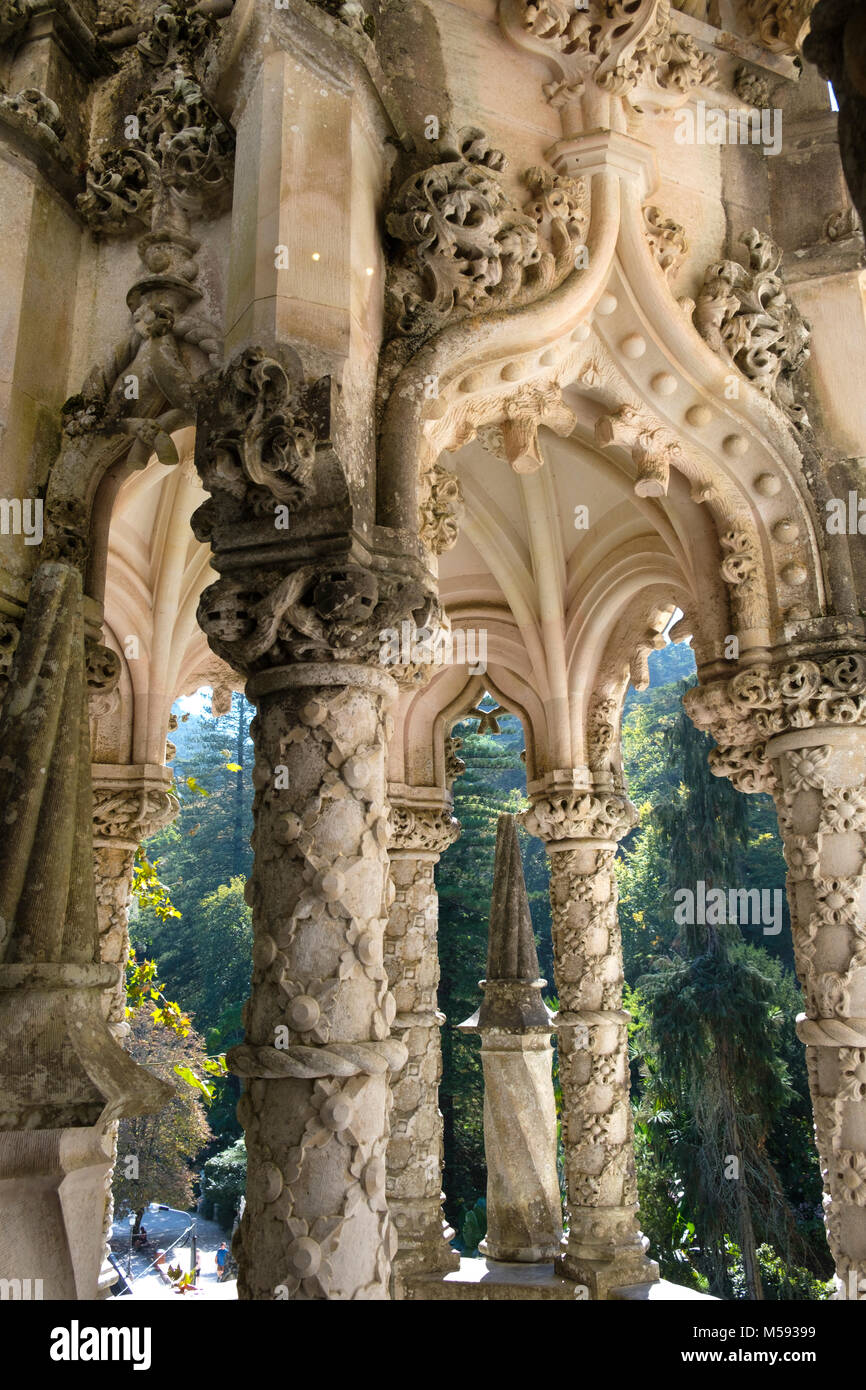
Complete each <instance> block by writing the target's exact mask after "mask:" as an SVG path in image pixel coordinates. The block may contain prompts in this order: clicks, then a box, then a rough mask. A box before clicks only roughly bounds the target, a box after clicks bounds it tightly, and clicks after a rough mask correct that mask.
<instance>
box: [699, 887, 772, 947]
mask: <svg viewBox="0 0 866 1390" xmlns="http://www.w3.org/2000/svg"><path fill="white" fill-rule="evenodd" d="M674 904H675V906H674V921H675V922H676V924H677V926H678V927H684V926H689V927H693V926H695V925H697V926H709V927H723V926H726V925H728V924H729V923H730V924H735V925H737V926H741V927H745V926H753V927H763V929H764V936H778V935H779V932H780V931H781V930H782V890H781V888H709V889H708V888H707V885H706V883H705V882H704V880H703V879H702V878H701V879H698V881H697V883H696V884H695V887H694V891H693V890H692V889H691V888H677V890H676V892H675V893H674Z"/></svg>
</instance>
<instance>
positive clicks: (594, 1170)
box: [524, 791, 658, 1299]
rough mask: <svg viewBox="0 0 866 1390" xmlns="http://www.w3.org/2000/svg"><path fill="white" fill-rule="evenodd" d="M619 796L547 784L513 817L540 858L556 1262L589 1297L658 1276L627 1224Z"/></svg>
mask: <svg viewBox="0 0 866 1390" xmlns="http://www.w3.org/2000/svg"><path fill="white" fill-rule="evenodd" d="M635 820H636V815H635V810H634V807H633V806H632V805H631V803H630V802H629V801H628V799H627V798H626V797H625V796H621V795H614V794H611V793H599V794H597V793H594V792H591V791H586V792H575V791H565V792H563V793H561V794H557V793H556V792H555V791H554V792H550V793H548V794H547V795H545V796H543V797H541V798H539V799H537V800H535V801H534V802H533V805H532V809H531V810H529V811H527V812H526V813H525V814H524V823H525V825H526V828H527V830H529V832H530V833H531V834H533V835H538V836H539V837H540V838H541V839H542V840H544V842H545V845H546V848H547V852H548V855H549V856H550V901H551V908H552V914H553V948H554V962H555V973H556V987H557V993H558V995H559V1013H558V1015H557V1018H556V1031H557V1037H558V1053H559V1076H560V1084H561V1087H562V1107H563V1111H562V1142H563V1148H564V1150H565V1173H566V1183H567V1193H568V1234H567V1237H566V1240H565V1243H564V1245H563V1251H562V1255H561V1256H560V1258H559V1260H558V1261H557V1267H558V1269H559V1270H560V1272H561V1273H562V1274H565V1275H566V1276H567V1277H568V1278H570V1279H573V1280H575V1281H576V1282H577V1283H579V1284H584V1285H586V1287H587V1288H588V1289H589V1293H590V1297H591V1298H593V1299H605V1298H607V1297H608V1296H609V1294H610V1290H611V1289H614V1288H619V1287H622V1286H624V1285H629V1284H641V1283H648V1282H652V1281H655V1280H657V1279H658V1265H657V1264H656V1263H655V1262H654V1261H653V1260H650V1259H649V1258H648V1256H647V1253H646V1252H647V1248H648V1244H649V1242H648V1241H647V1240H646V1238H645V1237H644V1236H642V1235H641V1233H640V1230H639V1229H638V1220H637V1217H638V1206H637V1186H636V1181H635V1163H634V1148H633V1129H632V1117H631V1107H630V1104H629V1069H628V1020H629V1016H628V1014H627V1013H626V1012H625V1011H624V1010H623V1007H622V987H623V967H622V942H621V938H620V930H619V921H618V918H617V889H616V877H615V874H614V866H613V865H614V857H615V855H616V846H617V843H618V841H619V840H620V839H621V838H622V836H623V835H624V834H625V833H626V831H627V830H629V829H630V828H631V827H632V825H634V823H635Z"/></svg>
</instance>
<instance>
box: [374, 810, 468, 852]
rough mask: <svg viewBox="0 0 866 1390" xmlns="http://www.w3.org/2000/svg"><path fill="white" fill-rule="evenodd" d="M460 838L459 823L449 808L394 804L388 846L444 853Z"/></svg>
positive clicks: (411, 850)
mask: <svg viewBox="0 0 866 1390" xmlns="http://www.w3.org/2000/svg"><path fill="white" fill-rule="evenodd" d="M459 838H460V824H459V822H458V821H456V820H454V818H453V817H452V816H451V814H450V813H449V812H448V811H444V810H440V809H438V808H436V807H428V806H400V805H397V804H392V806H391V817H390V834H389V841H388V847H389V849H390V850H391V851H392V852H393V851H394V850H400V851H404V852H413V851H414V852H416V853H417V852H419V851H424V852H425V853H427V854H443V853H444V852H445V850H446V849H448V847H449V846H450V845H453V844H454V842H455V840H458V839H459Z"/></svg>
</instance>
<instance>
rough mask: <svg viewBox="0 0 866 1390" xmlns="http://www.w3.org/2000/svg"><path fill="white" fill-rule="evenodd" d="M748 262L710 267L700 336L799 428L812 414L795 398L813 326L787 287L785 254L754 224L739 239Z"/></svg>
mask: <svg viewBox="0 0 866 1390" xmlns="http://www.w3.org/2000/svg"><path fill="white" fill-rule="evenodd" d="M741 240H742V242H743V244H744V245H745V246H746V247H747V248H748V251H749V264H748V266H743V265H741V264H740V263H739V262H738V261H720V262H719V263H718V264H716V265H711V266H709V267H708V268H707V270H706V272H705V275H704V283H703V286H702V288H701V290H700V291H699V293H698V297H697V301H696V304H695V310H694V323H695V327H696V328H697V330H698V332H699V333H700V335H701V337H702V338H703V339H704V341H705V342H706V343H708V344H709V346H710V347H711V348H712V349H713V350H714V351H715V352H717V353H718V354H719V355H720V356H722V357H724V358H727V360H728V361H730V362H731V363H732V364H733V365H734V366H736V367H737V368H738V369H739V371H741V372H742V373H743V375H744V376H746V377H747V378H748V379H749V380H750V381H751V382H753V384H754V385H755V386H757V387H758V389H759V390H760V391H762V392H763V393H764V395H765V396H768V397H769V398H770V400H772V401H773V402H774V403H775V404H776V405H777V406H779V408H780V409H781V410H783V411H785V412H786V414H787V415H788V416H789V418H790V419H791V420H792V422H793V423H794V425H795V426H796V427H797V428H798V429H803V428H806V427H808V423H809V422H808V418H807V416H806V412H805V410H804V409H803V407H802V406H800V405H797V403H796V401H795V398H794V386H793V379H794V377H795V375H796V373H797V372H798V371H799V370H800V368H801V367H802V366H804V364H805V363H806V362H807V361H808V359H809V339H810V336H811V326H810V324H809V323H808V321H807V320H806V319H804V318H803V316H802V314H801V313H800V311H799V310H798V309H797V307H796V305H794V304H793V303H792V302H791V301H790V300H789V299H788V296H787V294H786V292H785V287H784V282H783V280H782V277H781V275H780V274H779V265H780V262H781V259H782V253H781V251H780V250H779V248H778V246H776V244H775V242H773V241H772V240H771V238H770V237H768V236H764V235H763V234H762V233H761V232H759V231H758V230H757V229H756V228H754V227H753V228H752V230H751V231H749V232H747V233H746V234H745V236H743V237H742V238H741Z"/></svg>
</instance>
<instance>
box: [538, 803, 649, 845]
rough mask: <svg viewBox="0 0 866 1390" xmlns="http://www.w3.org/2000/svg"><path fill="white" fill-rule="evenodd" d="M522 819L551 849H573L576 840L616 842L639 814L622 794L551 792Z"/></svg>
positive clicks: (633, 823)
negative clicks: (572, 844) (572, 843)
mask: <svg viewBox="0 0 866 1390" xmlns="http://www.w3.org/2000/svg"><path fill="white" fill-rule="evenodd" d="M519 819H520V820H521V821H522V823H523V825H524V827H525V828H526V829H527V830H528V831H529V833H530V835H537V836H538V838H539V839H541V840H544V841H545V843H546V845H547V847H548V850H564V849H568V848H570V847H571V846H570V842H571V841H574V840H605V841H609V842H612V843H616V842H617V841H618V840H621V839H622V837H623V835H625V834H627V832H628V831H629V830H631V828H632V827H633V826H634V825H636V824H637V819H638V816H637V811H636V810H635V808H634V806H633V805H632V803H631V802H630V801H629V799H628V797H627V796H624V795H623V794H622V793H618V792H596V791H590V790H587V791H563V792H557V791H550V792H548V793H546V794H544V795H542V796H539V797H537V798H536V800H535V801H533V803H532V806H531V808H530V809H529V810H528V811H524V812H522V814H521V816H520V817H519Z"/></svg>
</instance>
